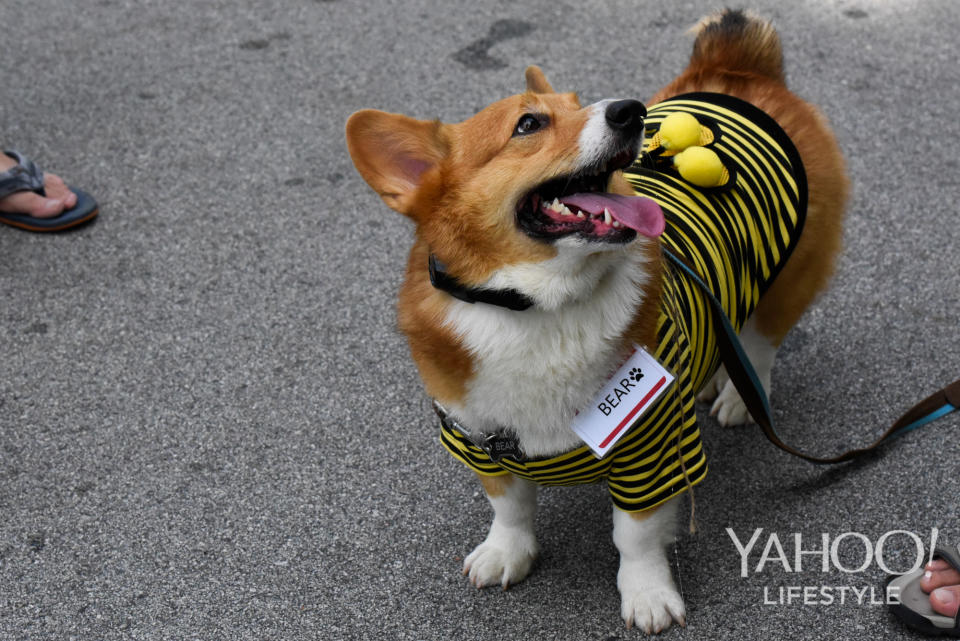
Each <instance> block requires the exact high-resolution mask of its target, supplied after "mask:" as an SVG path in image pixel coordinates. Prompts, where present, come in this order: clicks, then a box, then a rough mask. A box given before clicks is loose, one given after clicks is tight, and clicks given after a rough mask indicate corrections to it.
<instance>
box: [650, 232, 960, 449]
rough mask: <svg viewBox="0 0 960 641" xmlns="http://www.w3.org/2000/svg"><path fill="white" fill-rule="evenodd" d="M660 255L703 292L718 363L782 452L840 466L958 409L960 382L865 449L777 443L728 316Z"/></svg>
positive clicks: (914, 410) (700, 284) (765, 405)
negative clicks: (833, 451)
mask: <svg viewBox="0 0 960 641" xmlns="http://www.w3.org/2000/svg"><path fill="white" fill-rule="evenodd" d="M663 253H664V254H665V255H666V257H667V259H668V260H669V261H670V263H671V264H673V265H674V266H675V267H677V268H679V269H680V270H681V271H683V272H684V273H685V274H687V275H688V276H689V277H690V278H692V279H693V282H695V283H696V284H697V286H698V287H699V288H700V290H701V291H702V292H703V295H704V297H705V298H706V300H707V302H709V303H710V307H711V308H712V311H713V313H712V314H711V315H712V316H713V324H714V326H715V327H716V330H717V346H718V348H719V350H720V359H721V361H722V362H723V364H724V366H725V367H726V368H727V374H729V375H730V380H731V381H733V385H734V387H736V389H737V392H739V393H740V398H742V399H743V403H744V405H746V407H747V410H749V412H750V415H751V416H752V417H753V420H754V421H756V423H757V425H759V426H760V429H762V430H763V434H764V436H766V437H767V439H769V441H770V442H771V443H773V444H774V445H776V446H777V447H779V448H780V449H781V450H783V451H784V452H788V453H790V454H793V455H794V456H799V457H800V458H802V459H804V460H807V461H810V462H811V463H821V464H826V463H842V462H844V461H849V460H852V459H855V458H857V457H859V456H862V455H863V454H867V453H869V452H872V451H874V450H875V449H877V448H878V447H879V446H880V445H882V444H883V443H886V442H887V441H890V440H892V439H894V438H896V437H898V436H902V435H903V434H906V433H907V432H909V431H911V430H914V429H916V428H918V427H920V426H921V425H925V424H926V423H929V422H930V421H934V420H936V419H938V418H940V417H941V416H945V415H947V414H949V413H950V412H952V411H954V410H956V409H957V408H960V380H956V381H954V382H953V383H950V384H949V385H947V386H946V387H944V388H943V389H941V390H939V391H937V392H935V393H934V394H931V395H930V396H928V397H927V398H925V399H923V400H922V401H920V402H919V403H917V404H916V405H914V406H913V407H912V408H910V410H908V411H907V412H906V413H905V414H904V415H903V416H901V417H900V418H899V419H898V420H897V421H896V422H895V423H894V424H893V425H891V426H890V427H889V428H888V429H887V431H886V432H884V433H883V435H882V436H881V437H880V438H878V439H877V440H876V441H874V442H873V443H872V444H871V445H868V446H866V447H863V448H859V449H855V450H850V451H848V452H844V453H843V454H838V455H837V456H831V457H819V456H811V455H809V454H806V453H804V452H801V451H800V450H797V449H795V448H793V447H791V446H790V445H787V444H786V443H784V442H783V441H782V440H780V437H779V436H777V433H776V431H775V430H774V429H773V419H772V418H771V416H770V415H771V413H770V402H769V401H768V400H767V394H766V392H764V390H763V386H762V385H761V384H760V380H759V379H758V378H757V374H756V372H755V371H754V369H753V365H752V364H751V363H750V359H749V358H747V355H746V353H745V352H744V351H743V346H742V345H741V344H740V339H739V338H738V337H737V332H736V331H735V330H734V329H733V326H732V325H731V324H730V319H729V318H727V314H726V312H725V311H724V309H723V306H722V305H720V301H718V300H717V298H716V297H715V296H714V295H713V292H711V291H710V288H709V287H707V284H706V283H704V282H703V279H702V278H700V276H699V275H698V274H697V273H696V272H694V271H693V270H692V269H690V267H688V266H687V265H686V264H685V263H684V262H682V261H681V260H680V259H679V258H677V257H676V256H675V255H674V254H673V253H672V252H670V250H668V249H667V248H666V247H664V248H663Z"/></svg>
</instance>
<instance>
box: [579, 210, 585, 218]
mask: <svg viewBox="0 0 960 641" xmlns="http://www.w3.org/2000/svg"><path fill="white" fill-rule="evenodd" d="M577 218H586V216H585V215H584V213H583V212H582V211H578V212H577Z"/></svg>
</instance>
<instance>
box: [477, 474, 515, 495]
mask: <svg viewBox="0 0 960 641" xmlns="http://www.w3.org/2000/svg"><path fill="white" fill-rule="evenodd" d="M477 478H478V479H480V485H482V486H483V491H484V492H486V493H487V496H489V497H492V498H496V497H498V496H503V495H504V494H506V493H507V488H508V487H510V486H511V485H513V481H514V478H515V477H514V476H513V474H501V475H500V476H487V475H485V474H477Z"/></svg>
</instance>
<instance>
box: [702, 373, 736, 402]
mask: <svg viewBox="0 0 960 641" xmlns="http://www.w3.org/2000/svg"><path fill="white" fill-rule="evenodd" d="M729 380H730V377H729V376H728V375H727V370H726V368H724V366H723V365H721V366H720V367H718V368H717V371H716V372H714V374H713V377H712V378H711V379H710V380H709V381H707V382H706V384H705V385H704V386H703V389H701V390H700V393H699V394H697V402H698V403H709V402H710V401H712V400H713V399H715V398H716V397H717V394H719V393H720V390H722V389H723V386H724V385H726V383H727V381H729Z"/></svg>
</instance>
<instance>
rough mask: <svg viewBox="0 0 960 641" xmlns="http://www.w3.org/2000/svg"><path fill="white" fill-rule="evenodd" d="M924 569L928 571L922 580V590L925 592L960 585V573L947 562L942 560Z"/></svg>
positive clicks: (931, 563)
mask: <svg viewBox="0 0 960 641" xmlns="http://www.w3.org/2000/svg"><path fill="white" fill-rule="evenodd" d="M924 569H925V570H926V571H925V572H924V573H923V578H922V579H920V588H921V589H922V590H923V591H924V592H930V591H931V590H935V589H937V588H941V587H944V586H951V585H953V586H955V585H960V572H958V571H957V570H954V569H953V568H952V567H950V565H948V564H947V562H946V561H943V560H941V559H937V560H936V561H931V562H930V563H928V564H927V565H926V567H925V568H924Z"/></svg>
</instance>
